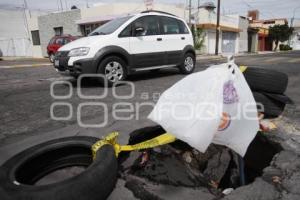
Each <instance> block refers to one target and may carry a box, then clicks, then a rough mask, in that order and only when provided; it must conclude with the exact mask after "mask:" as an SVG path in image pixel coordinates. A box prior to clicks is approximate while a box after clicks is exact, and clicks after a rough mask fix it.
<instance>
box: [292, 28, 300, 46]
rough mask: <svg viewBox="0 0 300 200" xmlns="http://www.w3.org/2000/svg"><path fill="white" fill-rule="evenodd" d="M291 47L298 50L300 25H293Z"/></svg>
mask: <svg viewBox="0 0 300 200" xmlns="http://www.w3.org/2000/svg"><path fill="white" fill-rule="evenodd" d="M291 47H292V48H293V50H300V27H294V32H293V35H292V36H291Z"/></svg>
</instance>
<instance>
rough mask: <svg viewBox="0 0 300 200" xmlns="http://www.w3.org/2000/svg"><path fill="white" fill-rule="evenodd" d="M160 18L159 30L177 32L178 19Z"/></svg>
mask: <svg viewBox="0 0 300 200" xmlns="http://www.w3.org/2000/svg"><path fill="white" fill-rule="evenodd" d="M160 18H161V31H162V32H163V33H164V34H179V33H180V27H179V24H178V20H177V19H174V18H171V17H160Z"/></svg>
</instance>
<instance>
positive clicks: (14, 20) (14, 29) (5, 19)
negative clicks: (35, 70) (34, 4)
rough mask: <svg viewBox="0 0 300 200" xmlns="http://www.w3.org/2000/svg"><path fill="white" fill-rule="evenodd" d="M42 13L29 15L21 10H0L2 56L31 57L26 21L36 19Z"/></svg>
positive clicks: (0, 47) (37, 12)
mask: <svg viewBox="0 0 300 200" xmlns="http://www.w3.org/2000/svg"><path fill="white" fill-rule="evenodd" d="M42 13H44V12H41V11H31V12H30V13H29V12H28V11H25V10H24V9H23V8H6V9H3V8H2V9H0V18H1V27H0V49H1V50H2V52H3V55H4V56H27V57H31V56H32V55H33V54H32V40H31V37H30V32H29V27H28V20H29V19H33V18H35V19H36V18H37V16H38V15H40V14H42ZM25 16H26V17H25Z"/></svg>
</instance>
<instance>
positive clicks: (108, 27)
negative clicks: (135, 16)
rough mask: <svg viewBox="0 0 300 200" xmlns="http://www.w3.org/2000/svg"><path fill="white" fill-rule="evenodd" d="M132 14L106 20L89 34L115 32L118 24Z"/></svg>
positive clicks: (121, 23)
mask: <svg viewBox="0 0 300 200" xmlns="http://www.w3.org/2000/svg"><path fill="white" fill-rule="evenodd" d="M131 17H132V16H127V17H122V18H117V19H114V20H112V21H109V22H107V23H106V24H104V25H102V26H100V27H99V28H97V29H96V30H94V31H93V32H91V33H90V34H89V36H92V35H106V34H111V33H113V32H115V31H116V30H117V29H118V28H119V27H120V26H122V25H123V24H124V23H125V22H127V21H128V20H129V19H130V18H131Z"/></svg>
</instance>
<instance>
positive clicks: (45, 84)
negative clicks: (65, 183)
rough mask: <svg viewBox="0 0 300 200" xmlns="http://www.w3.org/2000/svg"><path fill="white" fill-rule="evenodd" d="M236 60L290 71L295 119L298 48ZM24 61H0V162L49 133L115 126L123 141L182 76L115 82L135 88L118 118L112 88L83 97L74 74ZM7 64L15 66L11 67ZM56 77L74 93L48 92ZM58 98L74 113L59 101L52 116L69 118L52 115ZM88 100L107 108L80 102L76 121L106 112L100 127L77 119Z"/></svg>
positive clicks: (89, 88) (145, 75) (123, 90)
mask: <svg viewBox="0 0 300 200" xmlns="http://www.w3.org/2000/svg"><path fill="white" fill-rule="evenodd" d="M225 61H226V59H225V58H213V59H209V58H202V59H198V60H197V67H196V71H202V70H204V69H206V68H207V67H208V66H210V65H212V64H216V63H222V62H225ZM44 62H46V61H44ZM28 63H29V64H28ZM41 63H42V62H41ZM236 63H237V64H239V65H246V66H249V67H251V66H256V67H263V68H268V69H274V70H278V71H281V72H284V73H286V74H288V76H289V84H288V89H287V92H286V94H287V95H288V96H289V97H290V98H291V99H292V100H293V101H294V102H295V106H294V108H295V109H293V110H292V111H293V113H292V115H293V116H294V117H295V119H294V120H299V109H300V106H299V105H300V90H299V86H300V79H299V76H300V68H299V66H300V51H289V52H285V53H272V54H263V55H244V56H240V57H237V58H236ZM22 64H23V63H18V62H17V63H16V62H13V63H11V62H9V61H5V60H4V61H0V95H1V97H0V112H1V116H0V117H1V123H0V155H1V156H0V164H1V163H3V162H4V161H5V160H6V159H7V158H9V157H10V156H12V155H14V154H15V153H17V152H19V151H21V150H23V149H25V148H28V147H29V146H32V145H34V144H36V143H40V142H43V141H47V140H49V139H53V138H60V137H66V136H73V135H89V136H96V137H98V138H100V137H102V136H104V135H107V134H108V133H109V132H111V131H119V132H120V138H119V140H120V143H123V144H124V143H126V142H127V139H128V133H130V132H131V131H133V130H135V129H137V128H142V127H145V126H149V125H152V124H153V122H151V121H150V120H148V119H147V115H148V114H149V112H150V111H151V109H152V105H151V104H153V103H154V102H155V101H157V99H158V97H159V94H161V93H162V92H163V91H164V90H166V89H167V88H169V87H170V86H172V85H173V84H174V83H176V82H177V81H178V80H180V79H182V78H183V77H184V75H181V74H179V73H178V70H177V69H162V70H160V71H159V72H140V73H137V74H134V75H131V76H130V77H129V78H128V81H130V82H132V83H133V84H134V88H133V87H131V86H130V85H127V84H125V85H120V86H118V87H116V89H115V92H116V93H117V94H119V95H128V94H131V92H133V95H132V97H130V98H127V99H123V100H122V102H125V103H133V104H134V105H135V106H134V108H133V109H131V111H130V112H129V113H125V114H124V113H123V115H122V117H123V118H127V119H128V120H116V119H113V117H112V113H111V111H112V105H113V104H114V103H116V102H121V100H120V99H116V98H115V97H114V96H113V95H112V92H113V89H112V88H109V89H108V93H107V95H106V96H105V97H104V98H101V99H98V100H97V99H83V98H81V97H79V95H78V94H77V88H78V87H77V82H76V81H75V80H74V79H72V78H68V77H62V76H61V75H59V74H57V73H56V71H55V70H54V68H53V67H52V66H49V65H44V66H38V65H39V64H38V63H34V67H30V62H28V61H27V62H26V63H25V64H26V65H25V66H24V67H22V66H21V65H22ZM10 65H13V66H17V67H9V66H10ZM28 65H29V66H28ZM1 66H2V67H1ZM3 66H5V67H3ZM18 66H19V67H18ZM57 80H58V81H59V80H64V81H67V82H70V83H71V86H72V88H71V90H72V91H73V95H72V96H71V97H70V98H68V99H63V100H61V99H55V98H53V97H52V96H51V94H50V85H51V83H52V82H53V81H57ZM192 87H193V86H192ZM53 88H54V93H55V95H57V96H58V95H67V94H68V92H69V89H70V87H69V85H68V84H65V83H63V84H57V85H55V86H54V87H53ZM81 91H82V93H83V94H85V95H101V94H102V92H103V91H104V89H103V88H102V87H101V86H100V85H99V84H98V82H97V81H96V80H90V79H89V80H86V79H83V82H82V87H81ZM57 102H65V103H70V104H71V106H72V108H71V110H72V111H73V114H72V113H70V110H69V109H68V107H66V106H57V108H55V110H54V114H55V116H57V117H66V116H68V115H69V114H72V116H70V119H68V120H53V119H51V117H50V116H51V114H50V108H51V105H52V104H53V103H57ZM86 102H94V103H95V102H101V103H104V104H106V105H107V108H108V110H107V111H105V110H104V109H102V107H101V106H95V105H93V106H91V105H86V106H83V107H81V109H80V111H81V112H80V116H79V118H80V121H81V122H82V123H84V124H101V123H102V122H104V121H105V120H106V119H105V116H106V115H105V113H104V112H106V113H107V114H108V116H107V124H105V126H104V127H102V128H99V127H96V128H93V127H80V126H79V125H78V116H77V114H78V110H79V109H78V108H79V105H80V104H81V103H86Z"/></svg>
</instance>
